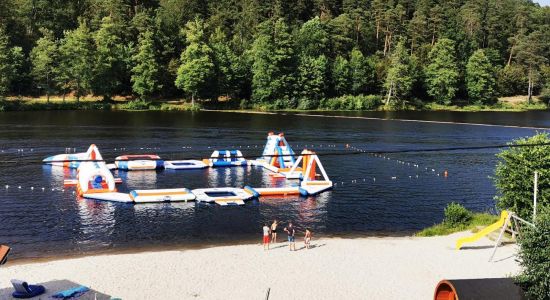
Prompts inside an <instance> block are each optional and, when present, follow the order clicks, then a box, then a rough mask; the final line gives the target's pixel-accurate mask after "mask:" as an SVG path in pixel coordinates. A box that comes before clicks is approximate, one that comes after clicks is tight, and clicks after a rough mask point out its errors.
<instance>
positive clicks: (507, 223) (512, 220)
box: [455, 210, 535, 261]
mask: <svg viewBox="0 0 550 300" xmlns="http://www.w3.org/2000/svg"><path fill="white" fill-rule="evenodd" d="M521 223H523V224H526V225H529V226H533V227H534V226H535V225H534V224H532V223H530V222H527V221H525V220H524V219H522V218H520V217H518V216H517V215H516V214H515V213H513V212H510V211H506V210H503V211H502V212H501V213H500V218H499V219H498V221H496V222H495V223H493V224H491V225H489V226H487V227H485V228H483V229H482V230H480V231H479V232H477V233H475V234H473V235H471V236H467V237H463V238H460V239H458V240H457V241H456V245H455V248H456V250H460V249H461V248H462V247H463V246H464V244H466V243H473V242H475V241H477V240H479V239H481V238H482V237H484V236H486V235H488V234H490V233H491V232H493V231H496V230H498V229H500V234H499V236H498V239H497V240H496V242H495V246H494V248H493V253H492V254H491V257H490V258H489V261H492V260H493V257H494V256H495V253H496V251H497V248H498V246H499V245H500V243H501V240H502V238H503V237H504V233H505V232H506V231H508V232H510V233H511V234H512V238H513V239H514V238H515V237H516V235H517V234H518V233H519V230H520V224H521Z"/></svg>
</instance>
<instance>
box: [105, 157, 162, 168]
mask: <svg viewBox="0 0 550 300" xmlns="http://www.w3.org/2000/svg"><path fill="white" fill-rule="evenodd" d="M115 165H116V167H117V169H119V170H123V171H135V170H156V169H162V168H164V161H163V160H162V159H161V158H160V157H159V156H158V155H154V154H142V155H122V156H118V157H117V158H115Z"/></svg>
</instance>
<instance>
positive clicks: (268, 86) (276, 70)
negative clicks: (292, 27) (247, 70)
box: [252, 19, 295, 103]
mask: <svg viewBox="0 0 550 300" xmlns="http://www.w3.org/2000/svg"><path fill="white" fill-rule="evenodd" d="M252 57H253V65H252V75H253V77H252V87H253V91H252V99H253V100H254V101H256V102H263V103H270V102H271V103H273V102H274V101H275V100H281V101H284V99H286V100H288V99H289V98H290V97H291V95H292V91H293V89H294V82H295V78H294V71H295V55H294V45H293V41H292V36H291V35H290V32H289V28H288V26H287V25H286V24H285V22H284V20H283V19H278V20H277V21H275V23H273V22H271V21H266V22H264V23H262V24H260V25H259V33H258V35H257V37H256V40H255V41H254V45H253V46H252Z"/></svg>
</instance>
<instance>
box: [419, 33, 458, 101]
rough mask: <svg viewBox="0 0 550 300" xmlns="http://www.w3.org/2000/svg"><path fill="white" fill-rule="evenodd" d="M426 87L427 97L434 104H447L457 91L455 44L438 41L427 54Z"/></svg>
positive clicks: (447, 40) (449, 41)
mask: <svg viewBox="0 0 550 300" xmlns="http://www.w3.org/2000/svg"><path fill="white" fill-rule="evenodd" d="M428 61H429V65H428V66H427V67H426V70H425V73H426V85H427V88H428V90H427V92H428V95H430V96H432V97H434V98H435V100H436V102H438V103H444V104H449V103H450V102H451V100H452V99H453V98H454V96H455V94H456V91H457V90H458V79H459V78H458V75H459V74H458V66H457V62H456V57H455V43H454V41H452V40H450V39H440V40H439V41H437V43H436V44H435V46H434V47H433V48H432V50H431V51H430V53H429V54H428Z"/></svg>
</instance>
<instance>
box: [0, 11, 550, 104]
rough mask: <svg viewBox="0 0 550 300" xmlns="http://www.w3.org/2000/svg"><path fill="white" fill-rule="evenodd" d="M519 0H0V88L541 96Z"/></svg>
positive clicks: (286, 100)
mask: <svg viewBox="0 0 550 300" xmlns="http://www.w3.org/2000/svg"><path fill="white" fill-rule="evenodd" d="M549 59H550V7H541V6H540V5H538V4H535V3H533V2H531V1H529V0H459V1H455V0H452V1H451V0H417V1H413V0H389V1H387V0H294V1H283V0H262V1H260V0H218V1H205V0H73V1H64V0H2V1H0V98H2V99H4V98H5V97H7V96H11V97H13V96H30V97H38V96H44V95H45V96H46V98H47V101H49V100H50V96H51V95H62V97H63V100H65V97H71V98H75V99H76V100H77V101H78V100H79V99H80V98H81V97H86V96H87V95H95V96H99V97H101V98H102V99H103V100H104V101H106V102H109V101H111V99H113V97H115V96H124V97H128V99H134V100H133V101H142V102H148V101H151V100H155V99H157V100H158V99H186V100H187V101H190V102H193V104H194V103H195V101H196V102H201V103H210V105H214V106H216V104H219V105H222V103H227V102H231V103H234V104H235V105H237V106H238V107H240V108H254V107H264V108H267V109H352V110H353V109H355V110H366V109H374V108H377V107H379V106H382V105H383V106H386V107H394V108H404V107H409V106H412V107H421V106H423V105H425V104H426V103H437V104H441V105H450V104H453V103H477V104H486V105H491V104H493V103H495V102H496V99H497V98H498V97H501V96H512V95H527V96H528V99H529V101H531V97H532V95H540V97H539V98H540V99H543V100H544V101H545V102H548V100H550V66H549Z"/></svg>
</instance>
